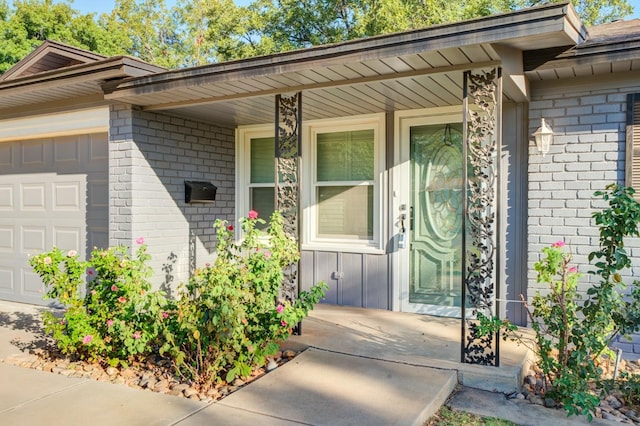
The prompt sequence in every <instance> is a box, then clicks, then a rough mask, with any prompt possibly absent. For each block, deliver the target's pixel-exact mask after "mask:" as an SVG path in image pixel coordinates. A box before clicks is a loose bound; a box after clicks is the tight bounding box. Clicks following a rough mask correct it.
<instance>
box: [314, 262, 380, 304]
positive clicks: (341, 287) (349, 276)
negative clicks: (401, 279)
mask: <svg viewBox="0 0 640 426" xmlns="http://www.w3.org/2000/svg"><path fill="white" fill-rule="evenodd" d="M301 259H302V290H308V289H309V288H310V287H311V285H313V284H315V283H317V282H319V281H325V282H326V283H327V284H328V285H329V290H328V291H327V292H326V297H325V299H324V301H323V303H329V304H334V305H344V306H356V307H360V308H378V309H390V306H389V305H390V303H389V294H390V286H391V282H390V281H389V279H388V276H389V258H388V256H387V255H386V254H382V255H375V254H362V253H340V252H326V251H303V252H302V257H301ZM340 273H341V275H340ZM338 276H341V278H337V277H338Z"/></svg>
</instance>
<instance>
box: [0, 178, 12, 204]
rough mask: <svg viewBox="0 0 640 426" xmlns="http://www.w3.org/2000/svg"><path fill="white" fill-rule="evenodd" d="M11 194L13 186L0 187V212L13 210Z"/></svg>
mask: <svg viewBox="0 0 640 426" xmlns="http://www.w3.org/2000/svg"><path fill="white" fill-rule="evenodd" d="M13 194H14V190H13V185H8V184H6V185H0V211H3V210H4V211H8V210H13V209H14V208H15V202H14V200H13Z"/></svg>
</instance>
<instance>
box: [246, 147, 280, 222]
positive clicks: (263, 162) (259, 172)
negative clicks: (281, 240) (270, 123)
mask: <svg viewBox="0 0 640 426" xmlns="http://www.w3.org/2000/svg"><path fill="white" fill-rule="evenodd" d="M274 143H275V142H274V138H273V137H265V138H251V139H250V140H249V145H250V147H249V150H250V156H251V160H250V178H249V210H255V211H257V212H258V214H259V215H260V217H262V218H263V219H264V220H268V218H270V217H271V214H272V213H273V210H274V200H275V198H274V191H275V189H274V183H273V182H274V173H275V148H274ZM258 226H260V225H258ZM263 226H266V225H263Z"/></svg>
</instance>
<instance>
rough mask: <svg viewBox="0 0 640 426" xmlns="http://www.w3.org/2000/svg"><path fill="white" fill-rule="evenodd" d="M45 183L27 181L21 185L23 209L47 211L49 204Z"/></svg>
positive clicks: (21, 204)
mask: <svg viewBox="0 0 640 426" xmlns="http://www.w3.org/2000/svg"><path fill="white" fill-rule="evenodd" d="M46 194H47V188H46V184H45V183H25V184H22V185H20V208H21V209H22V210H32V211H33V210H37V211H40V212H43V211H45V209H46V206H47V197H46Z"/></svg>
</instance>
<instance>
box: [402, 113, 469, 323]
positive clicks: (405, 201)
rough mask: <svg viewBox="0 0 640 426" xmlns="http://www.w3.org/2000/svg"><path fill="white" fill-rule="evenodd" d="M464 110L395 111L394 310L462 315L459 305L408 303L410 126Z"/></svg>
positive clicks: (449, 118)
mask: <svg viewBox="0 0 640 426" xmlns="http://www.w3.org/2000/svg"><path fill="white" fill-rule="evenodd" d="M462 114H463V110H462V105H458V106H451V107H442V108H426V109H419V110H410V111H396V113H395V114H394V126H393V132H394V135H393V136H394V137H393V139H394V142H395V143H394V147H393V149H394V152H393V158H394V165H393V168H392V170H391V196H390V197H389V199H390V211H391V214H390V215H389V227H390V229H389V233H390V235H392V236H393V238H392V241H393V253H392V256H391V264H392V279H393V283H392V304H391V307H392V310H394V311H403V312H415V313H430V314H438V315H439V314H442V315H445V316H455V314H456V313H457V314H458V316H459V314H460V313H459V311H460V308H448V309H443V310H442V312H438V311H437V309H435V306H434V305H424V304H417V303H409V295H408V285H407V283H408V282H409V274H410V268H409V267H410V265H409V259H410V251H409V242H410V235H409V206H410V203H411V193H410V192H411V191H410V185H411V179H410V173H411V171H410V147H409V129H410V128H411V127H412V126H417V125H429V124H439V123H444V122H462V119H463V116H462ZM403 208H404V209H403ZM403 214H404V215H406V219H405V221H404V225H405V234H406V235H405V241H406V243H405V244H404V247H400V244H399V240H400V238H401V237H400V234H401V229H402V222H401V220H400V218H401V216H402V215H403ZM451 309H453V310H457V312H453V311H452V312H445V311H448V310H451Z"/></svg>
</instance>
